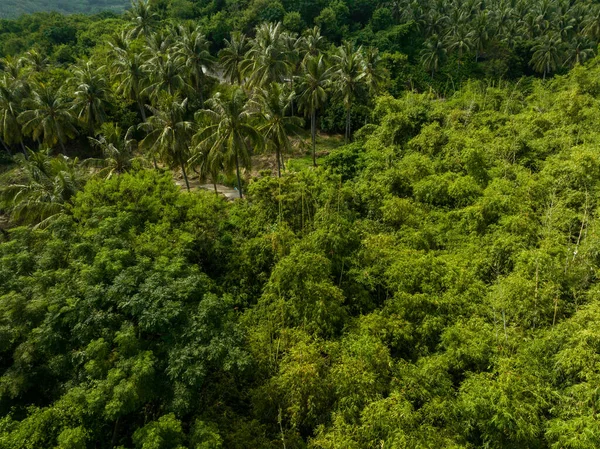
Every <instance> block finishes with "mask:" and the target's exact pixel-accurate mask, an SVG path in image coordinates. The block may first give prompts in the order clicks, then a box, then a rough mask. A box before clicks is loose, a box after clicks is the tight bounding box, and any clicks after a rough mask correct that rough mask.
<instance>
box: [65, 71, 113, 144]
mask: <svg viewBox="0 0 600 449" xmlns="http://www.w3.org/2000/svg"><path fill="white" fill-rule="evenodd" d="M101 70H102V67H100V68H98V69H96V68H95V67H94V66H93V65H92V62H91V61H87V62H85V63H84V64H83V65H81V66H80V67H76V68H75V69H74V77H73V79H72V82H73V83H74V84H75V86H76V87H75V93H74V95H75V98H74V100H73V104H72V110H73V113H74V115H75V117H77V119H78V120H79V121H80V122H81V123H82V124H83V125H84V126H86V128H87V130H88V134H89V135H90V136H93V135H94V130H95V128H96V127H98V126H100V125H102V123H104V121H105V120H106V108H107V107H108V105H109V95H110V92H109V89H108V84H107V82H106V79H105V78H104V76H103V75H102V74H101V73H100V71H101Z"/></svg>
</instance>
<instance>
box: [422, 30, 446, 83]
mask: <svg viewBox="0 0 600 449" xmlns="http://www.w3.org/2000/svg"><path fill="white" fill-rule="evenodd" d="M445 59H446V45H445V43H444V41H443V40H442V39H440V38H439V37H438V35H437V34H434V35H433V36H431V37H430V38H429V39H427V40H426V41H425V46H424V47H423V49H422V50H421V62H422V63H423V67H424V68H425V70H427V71H429V72H431V77H432V78H433V76H434V75H435V72H437V71H438V70H439V68H440V65H441V64H442V63H443V62H444V60H445Z"/></svg>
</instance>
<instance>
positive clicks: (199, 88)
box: [196, 68, 204, 108]
mask: <svg viewBox="0 0 600 449" xmlns="http://www.w3.org/2000/svg"><path fill="white" fill-rule="evenodd" d="M200 70H202V68H201V69H200ZM196 90H197V91H198V94H199V95H200V107H201V108H203V107H204V93H203V92H202V87H201V86H200V82H199V80H196Z"/></svg>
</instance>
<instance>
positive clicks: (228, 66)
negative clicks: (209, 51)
mask: <svg viewBox="0 0 600 449" xmlns="http://www.w3.org/2000/svg"><path fill="white" fill-rule="evenodd" d="M249 48H250V46H249V42H248V39H247V38H246V35H245V34H243V33H239V32H234V33H231V38H230V39H229V40H227V39H225V47H224V48H223V49H222V50H221V51H220V52H219V64H220V65H221V68H222V70H223V77H224V78H225V79H226V80H227V81H229V82H230V83H231V84H234V83H237V84H238V85H241V84H242V63H243V61H244V60H245V59H246V53H247V52H248V49H249Z"/></svg>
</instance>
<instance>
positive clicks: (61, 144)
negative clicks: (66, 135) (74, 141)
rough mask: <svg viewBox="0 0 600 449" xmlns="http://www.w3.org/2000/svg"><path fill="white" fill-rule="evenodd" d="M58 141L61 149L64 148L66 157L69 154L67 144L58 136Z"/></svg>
mask: <svg viewBox="0 0 600 449" xmlns="http://www.w3.org/2000/svg"><path fill="white" fill-rule="evenodd" d="M58 141H59V143H60V147H61V148H62V151H63V153H64V154H65V155H66V154H67V149H66V148H65V144H64V142H63V140H62V137H60V136H58Z"/></svg>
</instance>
